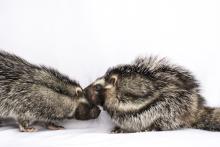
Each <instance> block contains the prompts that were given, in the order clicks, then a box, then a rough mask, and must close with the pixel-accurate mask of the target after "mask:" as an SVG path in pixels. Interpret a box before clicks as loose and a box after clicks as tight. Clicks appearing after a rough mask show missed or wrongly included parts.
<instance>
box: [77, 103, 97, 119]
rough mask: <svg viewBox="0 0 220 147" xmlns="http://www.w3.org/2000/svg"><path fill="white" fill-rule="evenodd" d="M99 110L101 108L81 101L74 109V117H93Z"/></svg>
mask: <svg viewBox="0 0 220 147" xmlns="http://www.w3.org/2000/svg"><path fill="white" fill-rule="evenodd" d="M100 112H101V110H100V109H99V108H98V107H97V106H95V105H91V104H85V103H81V104H79V105H78V107H77V109H76V112H75V118H76V119H78V120H89V119H95V118H97V117H98V116H99V114H100Z"/></svg>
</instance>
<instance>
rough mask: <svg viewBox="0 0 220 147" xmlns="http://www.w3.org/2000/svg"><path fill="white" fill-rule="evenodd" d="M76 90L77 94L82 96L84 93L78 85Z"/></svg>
mask: <svg viewBox="0 0 220 147" xmlns="http://www.w3.org/2000/svg"><path fill="white" fill-rule="evenodd" d="M75 92H76V96H80V95H82V93H83V92H82V89H81V88H80V87H76V89H75Z"/></svg>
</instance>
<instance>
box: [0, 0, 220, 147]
mask: <svg viewBox="0 0 220 147" xmlns="http://www.w3.org/2000/svg"><path fill="white" fill-rule="evenodd" d="M0 48H1V49H3V50H6V51H9V52H12V53H15V54H17V55H19V56H21V57H23V58H25V59H27V60H28V61H30V62H32V63H35V64H44V65H47V66H51V67H54V68H56V69H58V70H59V71H61V72H62V73H65V74H67V75H69V76H70V77H71V78H74V79H77V80H78V81H79V82H80V83H81V85H82V86H83V87H84V86H86V85H88V84H89V83H90V82H92V81H93V80H95V79H96V78H97V77H98V76H101V75H102V74H103V73H104V72H105V71H106V69H107V68H108V67H110V66H113V65H116V64H120V63H129V62H131V61H132V60H133V59H134V58H135V57H137V56H139V55H159V56H161V57H164V56H166V57H168V58H169V59H170V60H171V61H172V62H173V63H176V64H180V65H182V66H185V67H186V68H188V69H189V70H191V71H192V72H193V73H194V75H195V76H196V77H197V79H198V80H199V81H200V82H201V86H202V88H201V89H202V93H203V95H204V96H205V97H206V100H207V103H208V105H212V106H220V91H219V89H220V87H219V83H220V76H219V75H220V66H219V64H220V58H219V56H220V1H219V0H184V1H182V0H0ZM64 125H65V127H66V128H67V130H64V131H56V132H49V131H42V132H39V133H35V134H25V133H23V134H22V133H19V132H18V131H17V128H16V127H11V126H5V127H1V128H0V145H1V146H2V145H3V146H13V145H20V144H22V145H23V146H24V145H29V146H30V145H32V146H35V145H36V146H37V145H38V146H39V145H41V146H47V147H48V146H53V147H54V146H77V145H83V146H87V145H90V146H93V145H94V146H103V145H105V146H112V145H123V144H124V145H125V144H126V145H131V146H132V145H137V144H144V145H157V146H159V145H167V146H168V145H170V146H177V145H178V146H181V145H184V146H185V145H188V146H195V144H197V142H200V143H201V145H203V146H207V145H212V146H217V145H220V141H218V140H219V137H220V133H211V132H205V131H198V130H184V131H173V132H159V133H158V132H153V133H141V134H139V133H137V134H126V135H112V134H107V133H108V132H109V130H110V128H111V127H112V125H111V121H110V120H109V118H108V117H107V116H106V114H105V113H102V115H101V117H100V118H99V119H97V120H91V121H88V122H80V121H69V122H66V123H64ZM201 145H200V146H201Z"/></svg>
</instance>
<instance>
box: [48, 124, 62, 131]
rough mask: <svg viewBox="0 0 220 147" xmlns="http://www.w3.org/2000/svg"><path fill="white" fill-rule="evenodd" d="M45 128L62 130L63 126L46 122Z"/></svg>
mask: <svg viewBox="0 0 220 147" xmlns="http://www.w3.org/2000/svg"><path fill="white" fill-rule="evenodd" d="M46 128H47V129H49V130H63V129H64V127H63V126H59V125H56V124H54V123H48V124H46Z"/></svg>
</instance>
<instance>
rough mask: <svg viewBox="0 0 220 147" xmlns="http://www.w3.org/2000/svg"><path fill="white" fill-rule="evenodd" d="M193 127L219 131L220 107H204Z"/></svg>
mask: <svg viewBox="0 0 220 147" xmlns="http://www.w3.org/2000/svg"><path fill="white" fill-rule="evenodd" d="M194 128H197V129H203V130H209V131H220V108H210V107H205V108H204V110H203V111H202V112H201V115H200V117H199V119H198V121H197V123H196V124H194Z"/></svg>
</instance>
